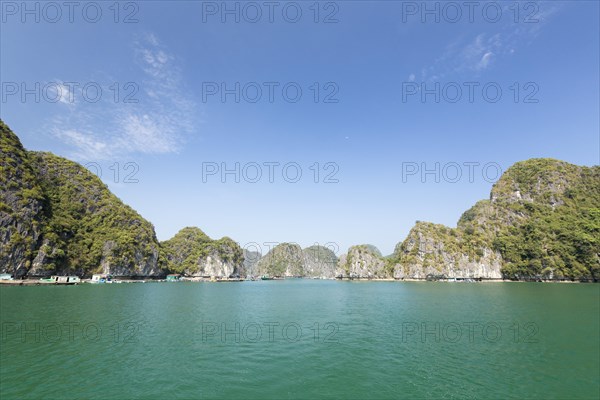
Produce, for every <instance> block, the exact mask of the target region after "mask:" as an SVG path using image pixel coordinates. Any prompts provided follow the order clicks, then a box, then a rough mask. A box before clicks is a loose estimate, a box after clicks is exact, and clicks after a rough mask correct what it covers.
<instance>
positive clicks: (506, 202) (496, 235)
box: [342, 159, 600, 281]
mask: <svg viewBox="0 0 600 400" xmlns="http://www.w3.org/2000/svg"><path fill="white" fill-rule="evenodd" d="M351 250H352V251H351V252H349V255H350V259H351V260H354V259H356V258H357V257H358V260H360V261H353V262H354V264H355V267H354V269H353V271H355V272H356V273H358V274H359V275H360V274H362V273H367V274H369V273H370V274H374V273H375V272H376V271H380V270H381V268H382V263H386V262H387V263H391V264H393V268H390V267H388V268H387V269H386V274H390V276H393V277H395V278H397V279H406V278H415V279H426V278H428V277H444V278H452V277H463V278H484V279H500V278H507V279H519V280H530V279H534V280H545V279H569V280H593V281H597V280H598V279H600V167H598V166H595V167H591V168H590V167H580V166H576V165H572V164H569V163H566V162H563V161H559V160H553V159H532V160H528V161H523V162H519V163H516V164H515V165H513V166H512V167H511V168H509V169H508V170H507V171H506V172H505V173H504V174H503V175H502V177H501V178H500V179H499V180H498V182H497V183H496V184H495V185H494V186H493V188H492V191H491V194H490V199H489V200H482V201H479V202H478V203H476V204H475V205H474V206H473V207H472V208H471V209H469V210H467V211H466V212H465V213H464V214H463V215H462V216H461V218H460V219H459V221H458V223H457V227H456V228H450V227H446V226H443V225H436V224H432V223H426V222H417V224H416V225H415V226H414V227H413V228H412V229H411V231H410V233H409V234H408V237H407V238H406V239H405V240H404V241H403V242H401V243H398V245H397V246H396V250H395V252H394V254H393V255H392V256H391V257H390V258H389V259H385V258H383V257H377V256H376V255H375V254H368V255H365V254H364V252H363V253H360V252H357V251H356V250H355V249H351ZM342 259H344V257H342ZM345 259H348V256H346V257H345ZM388 265H389V264H388Z"/></svg>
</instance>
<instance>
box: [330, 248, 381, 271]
mask: <svg viewBox="0 0 600 400" xmlns="http://www.w3.org/2000/svg"><path fill="white" fill-rule="evenodd" d="M390 275H391V274H390V270H389V267H388V263H387V262H386V260H385V259H384V258H383V257H382V256H381V252H380V251H379V250H378V249H377V248H376V247H375V246H372V245H358V246H352V247H350V249H348V253H347V254H344V255H342V256H341V257H340V260H339V263H338V269H337V270H336V276H337V277H339V278H350V279H372V278H386V277H389V276H390Z"/></svg>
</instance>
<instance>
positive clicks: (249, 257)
mask: <svg viewBox="0 0 600 400" xmlns="http://www.w3.org/2000/svg"><path fill="white" fill-rule="evenodd" d="M261 257H262V256H261V254H260V253H259V252H258V251H249V250H246V249H244V263H243V265H242V269H241V271H240V276H243V277H246V276H257V275H258V273H257V270H256V264H258V261H259V260H260V259H261Z"/></svg>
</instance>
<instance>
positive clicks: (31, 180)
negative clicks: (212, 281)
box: [0, 121, 163, 277]
mask: <svg viewBox="0 0 600 400" xmlns="http://www.w3.org/2000/svg"><path fill="white" fill-rule="evenodd" d="M0 171H1V172H2V173H1V174H0V272H7V273H10V274H12V275H14V276H15V277H22V276H29V277H35V276H47V275H51V274H77V275H79V276H90V275H91V274H92V273H96V272H102V271H104V272H108V273H111V274H113V275H124V276H161V275H162V274H163V271H161V270H160V268H159V267H158V263H157V260H158V241H157V240H156V235H155V233H154V227H153V226H152V224H150V223H149V222H148V221H145V220H144V219H143V218H142V217H141V216H140V215H139V214H138V213H136V212H135V211H134V210H133V209H131V208H130V207H128V206H126V205H125V204H123V203H122V202H121V201H120V200H119V199H118V198H117V197H116V196H114V195H113V194H112V193H110V191H109V190H108V188H107V187H106V185H104V184H103V183H102V181H101V180H100V179H99V178H98V177H96V176H95V175H93V174H92V173H90V172H89V171H88V170H86V169H85V168H84V167H82V166H81V165H79V164H77V163H74V162H71V161H69V160H66V159H64V158H62V157H57V156H55V155H53V154H51V153H40V152H28V151H26V150H25V149H24V148H23V147H22V145H21V143H20V141H19V139H18V137H17V136H16V135H15V134H14V133H12V132H11V131H10V129H9V128H8V127H7V126H6V125H5V124H4V123H3V122H2V121H0Z"/></svg>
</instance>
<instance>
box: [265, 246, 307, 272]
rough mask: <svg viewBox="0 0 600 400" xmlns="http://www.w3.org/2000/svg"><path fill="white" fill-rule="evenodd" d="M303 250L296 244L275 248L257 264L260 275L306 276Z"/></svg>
mask: <svg viewBox="0 0 600 400" xmlns="http://www.w3.org/2000/svg"><path fill="white" fill-rule="evenodd" d="M303 266H304V256H303V254H302V248H301V247H300V246H299V245H297V244H295V243H282V244H280V245H277V246H275V247H274V248H273V249H271V251H269V252H268V253H267V254H266V255H265V256H264V257H263V258H261V259H260V260H259V261H258V263H257V264H256V269H257V270H258V273H259V274H260V275H270V276H287V277H292V276H304V268H303Z"/></svg>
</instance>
